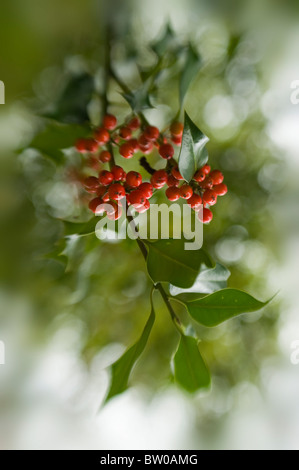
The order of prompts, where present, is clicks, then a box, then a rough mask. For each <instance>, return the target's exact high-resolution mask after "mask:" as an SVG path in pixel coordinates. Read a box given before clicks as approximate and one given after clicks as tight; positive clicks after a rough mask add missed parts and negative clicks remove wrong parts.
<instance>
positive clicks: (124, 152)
mask: <svg viewBox="0 0 299 470" xmlns="http://www.w3.org/2000/svg"><path fill="white" fill-rule="evenodd" d="M119 153H120V154H121V156H122V157H124V158H132V157H133V155H134V147H133V146H132V144H130V143H129V142H126V143H125V144H122V145H121V146H120V147H119Z"/></svg>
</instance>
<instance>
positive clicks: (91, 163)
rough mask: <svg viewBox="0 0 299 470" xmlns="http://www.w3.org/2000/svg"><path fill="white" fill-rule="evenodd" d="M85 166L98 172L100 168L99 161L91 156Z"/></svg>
mask: <svg viewBox="0 0 299 470" xmlns="http://www.w3.org/2000/svg"><path fill="white" fill-rule="evenodd" d="M86 165H87V166H89V167H90V168H93V169H94V170H96V171H99V170H100V168H101V164H100V162H99V160H98V159H97V158H96V157H94V156H92V155H91V156H90V157H89V158H88V160H87V162H86Z"/></svg>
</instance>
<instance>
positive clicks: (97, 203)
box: [89, 197, 105, 215]
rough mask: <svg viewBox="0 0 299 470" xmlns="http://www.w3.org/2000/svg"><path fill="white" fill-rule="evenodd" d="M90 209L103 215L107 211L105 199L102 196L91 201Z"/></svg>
mask: <svg viewBox="0 0 299 470" xmlns="http://www.w3.org/2000/svg"><path fill="white" fill-rule="evenodd" d="M89 209H90V210H91V211H92V212H94V214H96V215H102V214H104V212H105V208H104V201H103V200H102V199H101V198H100V197H96V198H95V199H93V200H92V201H90V203H89Z"/></svg>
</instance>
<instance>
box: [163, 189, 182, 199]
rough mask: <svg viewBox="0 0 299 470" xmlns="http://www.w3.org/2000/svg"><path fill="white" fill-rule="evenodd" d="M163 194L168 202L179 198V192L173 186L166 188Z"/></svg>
mask: <svg viewBox="0 0 299 470" xmlns="http://www.w3.org/2000/svg"><path fill="white" fill-rule="evenodd" d="M165 194H166V197H167V198H168V199H169V200H170V201H177V200H178V199H180V197H181V191H180V190H179V188H176V187H175V186H170V187H169V188H167V189H166V193H165Z"/></svg>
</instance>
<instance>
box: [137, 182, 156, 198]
mask: <svg viewBox="0 0 299 470" xmlns="http://www.w3.org/2000/svg"><path fill="white" fill-rule="evenodd" d="M138 189H139V191H142V192H143V194H144V197H146V199H150V198H151V197H152V195H153V190H154V188H153V185H152V184H151V183H142V184H141V185H140V186H139V187H138Z"/></svg>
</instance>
